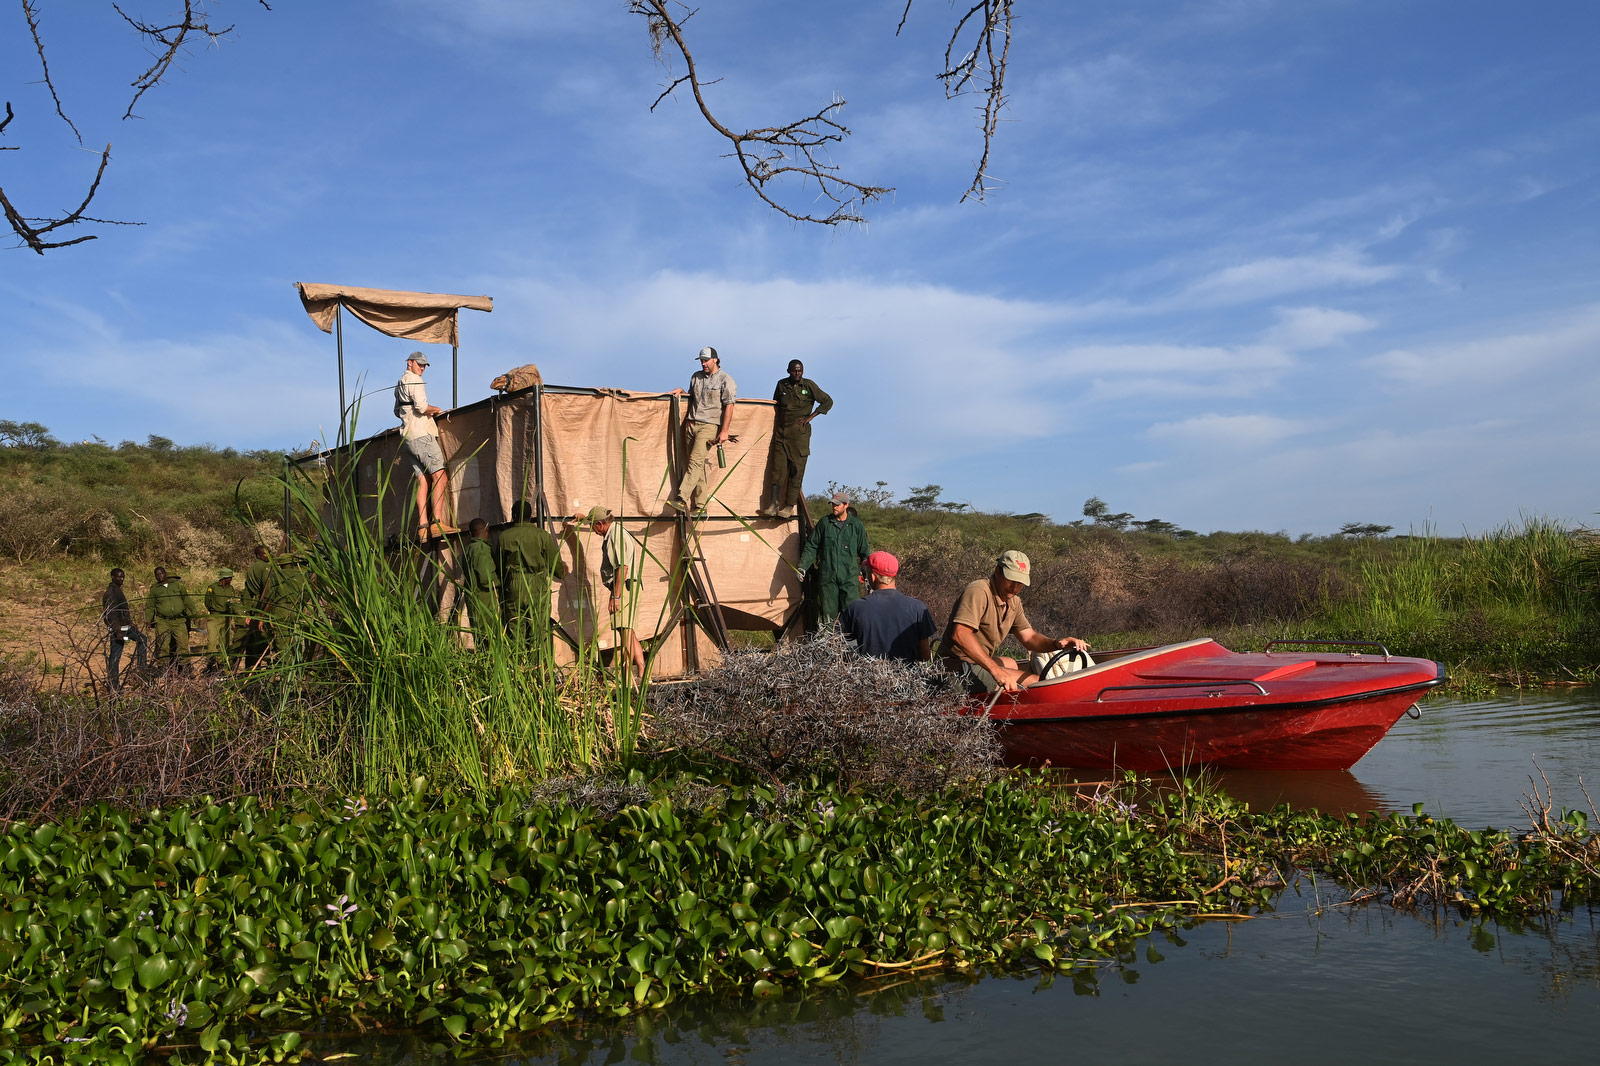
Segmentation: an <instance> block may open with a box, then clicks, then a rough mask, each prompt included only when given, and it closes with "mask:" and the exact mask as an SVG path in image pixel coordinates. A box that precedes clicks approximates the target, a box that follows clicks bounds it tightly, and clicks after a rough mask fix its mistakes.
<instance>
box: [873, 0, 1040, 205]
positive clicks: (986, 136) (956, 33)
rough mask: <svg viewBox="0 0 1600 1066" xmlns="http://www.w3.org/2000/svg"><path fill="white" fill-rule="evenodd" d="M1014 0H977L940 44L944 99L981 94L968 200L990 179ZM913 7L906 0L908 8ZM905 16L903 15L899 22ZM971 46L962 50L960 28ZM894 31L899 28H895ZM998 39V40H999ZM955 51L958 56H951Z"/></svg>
mask: <svg viewBox="0 0 1600 1066" xmlns="http://www.w3.org/2000/svg"><path fill="white" fill-rule="evenodd" d="M1012 2H1013V0H978V2H977V3H975V4H973V5H972V7H971V8H969V9H968V11H967V13H966V14H965V15H962V16H961V18H960V20H958V21H957V22H956V27H955V29H954V30H952V31H951V33H950V42H949V43H948V44H946V45H945V49H944V70H943V72H941V73H940V74H939V75H938V78H939V80H940V81H942V82H944V95H945V98H946V99H948V100H954V99H955V98H956V97H958V96H964V95H966V94H967V93H972V92H977V93H982V94H983V106H982V108H981V109H980V110H981V112H982V114H983V122H982V123H981V124H980V126H979V128H980V129H982V130H983V156H982V157H981V158H980V159H979V160H978V165H977V169H976V172H975V173H974V175H973V178H972V184H971V185H970V186H968V187H967V191H966V192H964V193H962V194H961V200H962V202H963V203H965V202H966V201H967V200H968V199H974V200H982V199H983V196H984V193H986V192H988V191H989V189H990V188H992V186H991V185H990V184H989V151H990V149H991V148H992V147H993V146H994V134H995V129H996V127H997V126H998V125H999V123H1000V110H1001V109H1002V108H1003V107H1005V105H1006V96H1005V87H1006V59H1007V58H1008V57H1009V55H1010V52H1011V17H1012ZM910 10H911V3H910V0H907V3H906V11H907V12H908V13H909V12H910ZM903 24H904V19H903V16H902V25H903ZM969 24H970V32H971V37H970V38H969V39H968V41H969V44H970V46H969V47H967V48H966V49H965V50H964V51H963V50H961V49H962V33H963V31H968V30H969ZM896 32H898V31H896ZM997 38H998V41H997ZM956 55H959V56H960V57H961V58H960V59H952V57H953V56H956Z"/></svg>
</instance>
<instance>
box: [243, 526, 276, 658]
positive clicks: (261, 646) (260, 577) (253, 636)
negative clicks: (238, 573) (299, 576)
mask: <svg viewBox="0 0 1600 1066" xmlns="http://www.w3.org/2000/svg"><path fill="white" fill-rule="evenodd" d="M240 606H242V607H243V608H244V614H245V618H246V619H248V621H247V623H246V627H245V632H244V647H243V649H242V653H243V658H244V665H245V667H246V669H248V668H250V667H253V666H255V665H256V664H257V663H259V662H260V661H261V658H262V656H264V655H266V654H267V649H268V648H269V647H271V646H272V625H271V622H270V621H269V619H270V617H271V613H272V553H271V552H269V551H267V546H266V545H265V544H257V545H256V547H255V559H254V560H253V561H252V562H251V563H250V565H249V567H248V568H246V570H245V572H244V596H243V597H242V598H241V601H240Z"/></svg>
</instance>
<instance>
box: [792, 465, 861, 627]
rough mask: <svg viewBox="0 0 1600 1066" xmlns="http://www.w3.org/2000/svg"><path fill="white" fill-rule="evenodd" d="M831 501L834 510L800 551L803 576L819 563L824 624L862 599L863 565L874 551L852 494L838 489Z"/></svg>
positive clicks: (820, 611) (819, 610)
mask: <svg viewBox="0 0 1600 1066" xmlns="http://www.w3.org/2000/svg"><path fill="white" fill-rule="evenodd" d="M831 502H832V504H833V513H832V514H831V515H829V516H828V517H827V518H824V519H823V520H822V521H820V522H818V523H817V524H816V526H814V527H813V528H812V530H811V536H809V537H807V538H806V546H805V549H804V550H803V551H802V552H801V553H800V575H801V577H802V578H803V577H804V576H805V573H806V571H807V570H810V569H811V567H812V565H813V564H815V565H816V574H817V621H818V622H819V623H821V624H822V625H827V624H829V623H830V622H832V621H833V620H834V619H835V618H838V617H839V612H841V611H843V610H844V609H845V608H846V607H848V606H849V605H850V604H851V603H852V602H853V601H855V600H857V599H860V598H861V564H862V563H864V562H866V561H867V556H868V555H870V554H872V549H871V548H870V547H869V546H868V545H867V527H866V526H864V525H862V524H861V519H859V518H857V517H856V516H855V515H853V514H851V513H850V497H849V496H846V495H845V494H844V493H842V492H836V493H834V494H833V498H832V501H831Z"/></svg>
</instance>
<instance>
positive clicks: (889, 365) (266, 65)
mask: <svg viewBox="0 0 1600 1066" xmlns="http://www.w3.org/2000/svg"><path fill="white" fill-rule="evenodd" d="M144 6H145V8H147V9H149V10H151V11H157V10H160V5H154V4H146V5H144ZM273 6H274V10H273V11H272V12H270V13H268V12H266V11H264V10H262V9H261V8H259V7H258V6H256V5H254V4H251V3H247V2H245V0H229V2H227V3H224V4H221V5H219V6H218V12H219V19H220V20H222V21H228V20H231V21H234V22H235V23H236V24H237V30H236V33H235V35H234V36H233V37H232V38H231V39H229V40H227V41H226V42H224V43H223V44H222V45H221V46H220V48H217V49H200V50H196V51H195V52H194V53H193V54H192V55H191V56H189V57H188V58H187V59H186V60H185V62H184V64H183V70H182V71H181V72H179V73H177V74H176V75H175V76H174V77H173V78H172V79H171V80H170V81H169V82H168V83H167V84H164V85H162V86H161V87H159V88H157V89H155V90H154V91H152V92H151V93H150V94H149V95H147V96H146V97H145V99H144V100H143V101H141V103H140V106H139V109H138V110H139V114H140V115H141V116H142V118H141V119H139V120H136V121H129V122H120V121H118V117H119V116H120V115H121V110H122V106H123V103H124V102H125V97H126V91H127V90H126V88H125V86H126V84H127V82H128V81H130V80H131V79H132V78H133V77H134V76H135V75H136V74H137V73H138V72H139V71H140V70H142V63H141V61H142V60H144V58H145V57H144V54H143V52H142V51H141V50H140V47H139V45H138V44H137V42H135V41H134V40H132V39H131V37H130V36H129V34H128V33H127V32H126V30H125V28H124V27H122V25H121V23H120V20H118V19H116V17H115V14H114V13H111V12H109V5H100V4H96V3H75V4H66V3H61V2H51V0H45V2H44V3H43V4H41V17H42V23H43V27H42V28H43V30H44V33H45V35H46V40H47V43H49V44H50V46H51V48H52V54H51V61H52V65H51V71H52V74H53V75H54V77H55V80H56V83H57V85H58V87H60V88H61V90H62V98H63V105H64V106H65V109H66V111H67V113H68V114H69V115H70V116H71V117H72V118H73V119H74V121H75V122H77V124H78V126H79V127H80V129H82V130H83V132H84V139H85V144H86V145H89V146H91V147H94V148H98V147H99V146H100V145H102V144H104V143H105V142H106V141H107V140H110V141H112V142H113V144H114V148H113V162H112V166H111V169H110V170H109V171H108V176H107V181H106V186H105V189H104V191H103V192H102V194H101V195H100V197H99V198H98V199H97V200H96V203H95V212H96V213H97V214H99V215H101V216H102V217H109V218H116V219H127V220H137V221H142V222H144V223H145V224H144V225H143V226H141V227H137V228H108V229H101V230H100V231H99V232H100V234H101V236H100V238H99V239H98V240H96V241H93V242H90V243H88V244H85V245H81V246H78V247H75V248H70V249H63V250H59V251H54V252H51V253H49V254H48V255H47V256H44V257H39V256H36V255H34V254H33V253H31V252H28V251H25V250H9V249H8V250H3V251H0V264H3V266H0V314H3V320H4V322H5V324H6V330H5V334H6V335H5V342H4V344H3V346H0V366H4V369H5V382H6V385H5V388H4V391H3V393H0V397H3V399H0V418H11V419H19V420H33V421H39V422H43V423H44V424H45V425H47V426H49V427H50V428H51V430H52V431H53V432H54V433H55V434H56V435H57V436H58V437H60V438H62V439H70V440H77V439H81V438H84V437H87V436H89V435H90V434H99V435H100V436H102V437H105V438H107V439H108V440H111V441H116V440H119V439H123V438H133V439H138V440H142V439H144V437H145V436H147V435H149V434H152V433H155V434H161V435H163V436H167V437H171V438H173V439H175V440H178V441H180V442H183V443H200V442H207V441H209V442H214V443H216V444H218V445H233V446H238V447H267V446H274V447H290V446H295V445H302V446H303V445H304V444H305V443H306V442H308V441H310V440H312V439H314V438H319V437H323V436H324V428H325V427H328V426H330V425H332V424H333V423H334V422H335V419H336V413H337V406H338V403H337V381H336V377H335V370H334V350H333V343H332V340H331V338H329V337H328V336H326V335H324V334H322V333H320V332H319V331H317V330H316V329H315V327H313V326H312V325H311V323H310V321H309V320H308V319H307V318H306V317H305V316H304V314H303V313H302V312H301V310H300V308H299V304H298V301H297V299H296V298H295V294H294V292H293V290H292V289H291V284H292V283H293V282H296V281H325V282H336V283H342V284H352V285H371V286H379V287H387V288H405V289H422V290H431V291H447V292H464V293H487V294H489V295H492V296H493V297H495V301H496V309H495V311H494V313H493V314H489V315H483V314H478V313H473V312H464V313H463V321H462V335H463V338H462V343H463V347H462V359H461V381H462V401H463V402H467V401H470V400H475V399H478V398H480V397H482V396H484V395H486V394H487V392H488V382H489V379H490V378H491V377H493V376H494V375H495V374H497V373H499V372H501V371H503V370H505V369H506V368H508V367H510V366H513V365H516V364H519V363H523V362H537V363H538V364H539V365H540V367H541V368H542V370H543V372H544V376H545V379H546V380H547V381H552V382H557V383H562V384H574V385H612V386H620V387H626V388H634V389H653V388H658V389H667V388H671V387H673V386H675V385H681V384H684V383H686V380H687V378H688V375H689V372H690V371H691V370H692V369H693V367H694V363H693V358H692V357H693V354H694V352H695V351H696V350H697V349H698V348H699V347H700V346H701V345H702V344H713V345H716V346H717V347H718V348H719V349H721V350H722V352H723V353H724V355H725V357H726V369H728V370H729V372H730V373H732V374H733V376H734V377H735V378H736V379H737V381H738V382H739V386H740V389H741V392H742V393H743V394H745V395H752V396H769V395H770V394H771V389H772V386H773V383H774V382H775V381H776V380H777V379H778V377H779V376H781V374H782V373H783V365H784V363H785V362H786V361H787V360H788V359H789V358H791V357H795V356H798V357H799V358H801V359H803V360H805V362H806V366H807V370H808V373H809V374H810V375H811V376H812V377H814V378H815V379H816V380H817V381H818V383H819V384H821V385H822V386H823V387H824V388H825V389H827V390H828V391H829V392H831V393H832V394H833V395H834V397H835V398H836V400H837V401H838V406H837V407H836V408H835V410H834V412H833V413H832V414H830V415H829V416H828V417H827V418H825V419H823V420H821V421H820V422H819V423H818V428H819V432H818V434H817V436H816V442H815V454H814V456H813V459H812V464H811V472H810V474H809V477H808V480H809V483H810V484H811V486H812V487H813V488H821V487H822V486H824V485H825V484H826V482H827V481H828V480H830V479H832V480H837V481H840V482H843V483H847V484H856V485H871V484H872V483H873V482H876V481H879V480H883V481H887V482H889V483H890V485H891V486H892V487H894V488H896V489H901V490H903V489H906V488H908V487H909V486H912V485H921V484H924V483H928V482H936V483H938V484H941V485H943V486H944V488H945V495H946V496H947V497H948V498H952V499H956V500H963V501H968V502H970V503H971V504H972V505H974V506H976V507H979V508H982V509H986V510H1009V511H1035V510H1037V511H1045V512H1048V513H1050V514H1052V515H1053V516H1054V517H1055V518H1056V519H1057V520H1059V521H1066V520H1070V519H1072V518H1075V517H1077V516H1078V514H1079V512H1080V510H1081V508H1082V505H1083V501H1084V500H1085V499H1086V498H1087V497H1089V496H1091V495H1095V496H1100V497H1102V498H1104V499H1105V500H1106V501H1107V502H1108V503H1109V504H1111V506H1112V508H1113V509H1114V510H1119V511H1129V512H1133V513H1135V514H1136V515H1138V516H1139V517H1141V518H1164V519H1167V520H1169V521H1173V522H1177V523H1179V524H1180V525H1183V526H1187V527H1190V528H1193V529H1198V530H1202V531H1205V530H1211V529H1265V530H1286V531H1289V532H1291V533H1301V532H1312V533H1327V532H1331V531H1333V530H1335V529H1337V528H1338V527H1339V526H1340V525H1341V524H1343V523H1345V522H1351V521H1360V522H1380V523H1385V524H1391V525H1394V526H1395V527H1397V528H1398V529H1401V530H1404V529H1407V528H1409V527H1420V526H1421V525H1422V524H1423V523H1426V522H1431V523H1433V524H1434V525H1435V526H1436V527H1437V528H1439V529H1440V530H1441V531H1443V532H1446V533H1452V532H1458V531H1460V530H1462V529H1466V530H1472V531H1477V530H1482V529H1486V528H1491V527H1494V526H1497V525H1499V524H1501V523H1503V522H1506V521H1508V520H1515V519H1516V518H1517V517H1518V515H1519V514H1520V513H1532V514H1540V515H1548V516H1552V517H1558V518H1562V519H1566V520H1568V521H1572V522H1588V521H1592V520H1593V515H1594V513H1595V512H1596V510H1597V509H1600V508H1597V505H1596V498H1595V495H1594V490H1593V479H1592V473H1591V471H1592V469H1593V467H1594V465H1595V460H1596V457H1597V452H1600V447H1597V445H1600V428H1597V420H1596V418H1595V412H1596V411H1597V410H1600V358H1596V357H1597V355H1600V151H1597V149H1596V145H1597V144H1600V91H1597V83H1600V79H1597V78H1596V76H1595V73H1594V57H1593V45H1594V42H1595V41H1596V40H1600V6H1596V5H1594V4H1593V3H1589V2H1578V0H1574V2H1561V0H1551V2H1545V3H1539V4H1533V5H1507V4H1504V3H1486V2H1471V0H1439V2H1431V0H1429V2H1421V0H1418V2H1408V0H1372V2H1367V0H1292V2H1290V0H1285V2H1281V3H1280V2H1272V0H1217V2H1201V0H1195V2H1159V3H1158V2H1149V3H1138V2H1130V3H1127V4H1116V5H1105V4H1089V3H1059V2H1056V3H1046V2H1044V0H1019V3H1018V33H1017V36H1016V39H1015V40H1014V42H1013V45H1012V53H1011V80H1010V88H1011V93H1010V97H1011V104H1010V107H1009V108H1008V110H1007V112H1006V116H1005V117H1006V121H1005V122H1004V123H1003V124H1002V126H1001V129H1000V133H999V136H998V140H997V142H996V145H995V155H994V158H993V160H992V163H991V173H992V174H993V175H994V176H995V178H997V179H999V187H998V188H997V189H996V190H995V191H994V192H993V193H991V195H990V197H989V199H988V201H987V202H985V203H971V202H969V203H965V204H962V203H959V202H958V201H959V200H960V196H961V192H962V190H963V189H964V188H965V186H966V184H967V182H968V181H969V180H970V178H971V167H972V164H973V161H974V160H975V158H976V155H977V153H978V151H979V147H980V145H979V138H978V133H977V130H976V127H975V122H976V115H975V112H974V111H973V104H974V103H975V101H973V100H971V99H961V100H956V101H946V100H945V99H944V96H943V94H942V92H941V90H940V88H939V85H938V83H937V82H936V81H935V80H934V79H933V77H932V75H933V74H934V73H935V72H936V70H937V68H938V63H939V60H940V58H941V53H942V47H943V35H944V34H945V33H947V32H948V25H949V19H950V16H951V10H952V9H951V8H950V7H949V6H948V5H947V4H944V3H939V2H936V0H918V3H917V4H916V5H915V6H914V7H913V9H912V17H911V21H910V24H909V26H908V27H907V32H906V33H905V34H903V35H902V36H901V37H900V38H898V39H897V38H896V37H895V36H894V26H895V23H896V21H897V20H898V18H899V14H900V8H901V7H902V4H901V3H899V2H898V0H883V2H879V0H855V2H839V3H835V2H832V0H818V2H813V3H807V4H788V3H777V2H755V0H744V2H735V0H704V2H703V3H702V4H701V5H700V12H699V14H698V15H697V16H696V17H695V18H694V20H693V21H692V22H691V23H690V29H691V31H692V38H691V40H692V43H693V44H694V47H695V50H696V58H697V61H698V63H699V64H700V65H701V67H702V68H703V70H704V71H705V72H706V73H707V74H708V75H709V76H713V77H720V78H721V79H722V80H721V81H720V82H719V83H717V84H716V85H714V86H712V87H711V89H710V90H709V92H710V95H711V101H712V104H713V106H714V107H715V108H717V109H718V111H719V112H720V117H722V118H723V119H724V120H725V121H726V122H728V123H729V124H730V125H734V126H737V127H739V128H744V127H746V126H754V125H766V124H769V123H772V122H774V121H778V120H783V119H789V118H794V117H799V116H801V115H803V114H807V113H810V112H811V111H814V110H815V109H817V108H818V107H819V106H821V105H822V104H823V103H826V102H827V101H828V100H829V99H830V98H831V97H832V96H833V95H834V94H838V95H839V96H841V97H843V98H845V99H847V100H848V101H849V105H848V107H847V108H846V110H845V121H846V122H847V123H848V124H849V125H850V126H851V128H852V129H853V130H854V136H853V137H852V138H851V139H850V140H849V141H847V142H845V143H844V144H843V145H842V146H841V147H839V148H838V149H837V150H836V151H835V153H834V155H833V159H834V161H835V162H837V163H839V164H841V165H842V166H843V167H844V168H845V170H846V172H847V173H849V174H850V175H851V176H852V177H855V178H857V179H858V180H863V181H870V182H874V183H879V184H884V185H891V186H894V187H895V189H896V192H895V194H894V196H893V197H892V198H891V199H889V200H888V201H887V202H885V203H882V204H878V205H874V206H872V207H870V208H869V212H868V213H869V216H870V218H871V222H870V224H869V225H868V226H866V227H857V228H848V229H836V230H825V229H821V228H817V227H805V226H798V225H796V224H794V223H791V222H789V221H788V220H786V219H783V218H782V217H780V216H777V215H775V214H774V213H773V212H771V211H770V210H768V209H767V208H765V207H763V206H761V205H760V204H759V203H758V202H757V201H756V199H755V197H754V194H753V193H751V192H750V191H749V190H748V189H747V188H746V187H745V186H744V185H742V184H741V182H740V181H739V177H738V174H737V172H736V170H735V168H734V164H733V163H732V161H730V160H728V159H725V158H722V153H723V151H724V145H723V143H722V142H721V141H720V139H719V138H717V137H716V136H715V135H714V134H713V133H712V132H711V131H710V130H709V129H708V128H707V127H706V126H705V124H704V123H703V121H702V120H701V119H700V118H699V116H698V114H697V113H696V112H695V110H694V108H693V106H692V102H691V101H690V99H689V98H688V97H687V96H684V97H682V98H676V99H670V100H668V101H666V102H664V103H663V104H662V105H661V106H660V107H658V108H657V109H656V112H655V113H654V114H651V113H650V112H649V110H648V107H649V104H650V102H651V101H652V100H653V99H654V98H655V96H656V95H657V93H659V92H660V89H661V87H662V86H663V84H664V81H665V79H667V78H668V77H669V75H668V74H666V72H664V71H663V70H662V69H661V68H660V67H659V66H657V65H656V63H655V62H654V61H653V60H652V57H651V54H650V50H649V44H648V40H647V37H646V34H645V30H644V26H643V24H642V22H640V21H639V20H638V19H637V18H635V17H631V16H629V15H628V14H627V12H626V10H625V5H624V4H623V3H622V2H621V0H615V2H610V0H593V2H587V3H538V2H531V0H453V2H451V3H448V4H447V3H442V2H424V0H369V2H365V3H347V4H322V3H318V4H309V3H305V2H296V0H282V2H279V3H275V4H274V5H273ZM108 14H109V15H110V17H109V18H108V17H106V16H107V15H108ZM4 18H5V19H6V20H8V21H4V22H0V25H4V26H5V32H4V33H3V34H0V98H3V99H9V100H11V101H13V104H14V106H15V107H16V109H17V111H18V119H17V120H16V121H15V122H14V123H13V126H12V128H11V129H9V130H8V131H7V132H6V135H5V137H4V140H3V141H0V143H5V144H15V145H22V146H23V149H24V150H22V151H18V152H6V153H4V154H3V155H0V186H3V187H4V188H5V190H6V192H7V193H8V195H10V196H11V197H12V199H13V200H15V201H18V202H20V203H24V204H28V205H32V206H33V207H36V208H40V209H44V208H54V207H57V206H59V205H67V204H68V201H73V200H74V199H75V198H74V196H73V192H74V191H75V190H77V189H78V188H79V187H80V186H81V183H82V181H83V180H84V178H85V177H86V176H87V174H88V173H89V172H90V171H91V170H92V167H93V164H94V158H93V156H92V155H89V154H86V153H84V152H81V151H77V150H76V147H75V142H74V141H73V140H72V137H71V133H70V131H68V130H66V129H65V127H64V126H63V125H62V124H61V123H60V122H59V120H57V119H54V117H53V115H52V114H51V113H50V105H49V102H48V98H47V97H45V96H43V95H42V94H43V93H44V89H43V86H41V85H39V84H36V82H37V79H38V71H37V60H36V58H35V57H33V55H32V51H31V48H30V47H29V46H28V42H27V40H26V34H25V30H24V27H23V25H22V24H21V22H20V20H19V19H18V18H17V17H16V16H15V15H10V16H4ZM796 202H797V203H800V204H802V205H803V204H804V200H803V199H799V200H797V201H796ZM345 340H346V351H347V365H348V368H349V374H350V377H351V379H352V380H353V379H354V378H355V377H356V376H357V375H365V386H364V387H365V388H368V389H386V388H387V387H388V386H389V385H390V384H391V383H392V381H393V379H394V378H395V377H396V376H397V375H398V373H399V372H400V371H401V370H402V369H403V367H402V366H401V363H402V360H403V356H404V354H405V352H406V351H407V350H409V348H410V347H411V346H410V345H407V344H405V343H404V342H401V341H398V340H393V339H390V338H386V337H382V336H380V335H378V334H377V333H374V332H372V331H370V330H366V329H365V328H363V327H360V326H352V327H351V328H350V329H347V330H346V337H345ZM442 354H443V359H442V360H441V359H440V357H439V353H435V365H434V371H433V374H432V375H431V377H432V379H434V385H433V389H432V394H433V398H434V399H435V401H436V402H441V401H447V400H448V398H449V395H448V384H447V383H448V373H447V369H446V366H445V364H447V362H448V352H447V351H445V352H443V353H442ZM387 406H388V405H387V403H386V401H385V399H384V398H383V397H382V396H379V397H377V398H376V403H375V404H373V405H372V406H370V407H369V409H368V414H367V415H366V419H367V420H366V421H365V422H364V427H363V428H364V429H366V430H370V431H376V430H378V429H381V428H384V426H385V425H386V424H387V423H388V421H389V419H388V415H387Z"/></svg>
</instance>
